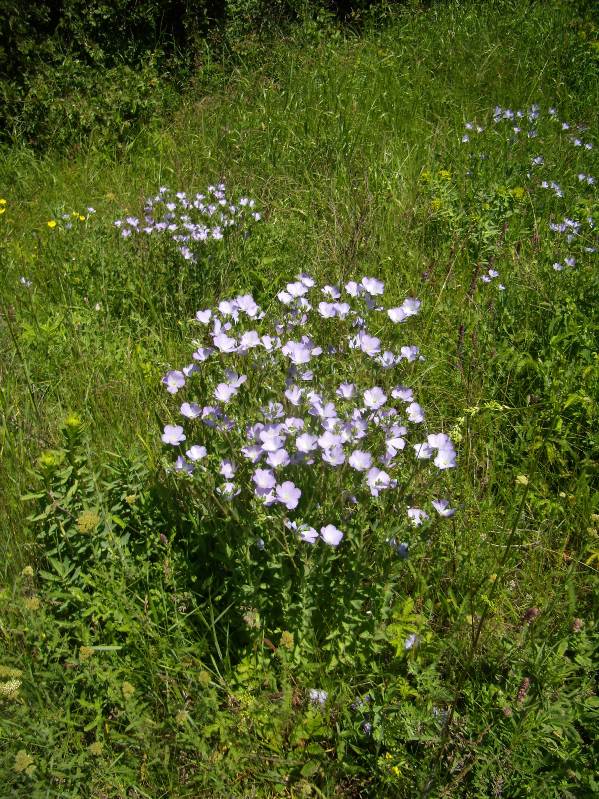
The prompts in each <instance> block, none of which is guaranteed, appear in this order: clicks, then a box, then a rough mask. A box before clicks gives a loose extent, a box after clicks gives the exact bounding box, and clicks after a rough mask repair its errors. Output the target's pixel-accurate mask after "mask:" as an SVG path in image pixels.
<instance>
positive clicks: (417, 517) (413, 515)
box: [408, 508, 430, 527]
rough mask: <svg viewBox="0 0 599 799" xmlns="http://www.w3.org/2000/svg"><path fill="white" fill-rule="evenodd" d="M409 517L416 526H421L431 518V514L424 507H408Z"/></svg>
mask: <svg viewBox="0 0 599 799" xmlns="http://www.w3.org/2000/svg"><path fill="white" fill-rule="evenodd" d="M408 518H409V519H410V521H411V522H412V524H413V525H414V527H419V526H420V525H421V524H424V522H425V521H427V520H428V519H430V516H429V515H428V513H427V512H426V511H425V510H422V508H408Z"/></svg>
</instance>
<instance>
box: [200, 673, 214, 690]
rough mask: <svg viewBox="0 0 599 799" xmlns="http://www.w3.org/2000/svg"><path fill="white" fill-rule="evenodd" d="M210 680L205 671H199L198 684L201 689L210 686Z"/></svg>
mask: <svg viewBox="0 0 599 799" xmlns="http://www.w3.org/2000/svg"><path fill="white" fill-rule="evenodd" d="M211 679H212V678H211V677H210V674H209V672H207V671H201V672H200V673H199V674H198V682H199V683H200V685H201V686H202V688H207V687H208V686H209V685H210V681H211Z"/></svg>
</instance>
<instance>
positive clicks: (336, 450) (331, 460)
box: [322, 444, 345, 466]
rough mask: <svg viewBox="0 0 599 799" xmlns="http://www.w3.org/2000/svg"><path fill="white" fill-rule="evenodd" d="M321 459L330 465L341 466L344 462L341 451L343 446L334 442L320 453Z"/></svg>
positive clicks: (343, 455) (343, 454)
mask: <svg viewBox="0 0 599 799" xmlns="http://www.w3.org/2000/svg"><path fill="white" fill-rule="evenodd" d="M322 459H323V461H324V462H325V463H328V464H329V465H330V466H342V465H343V464H344V463H345V453H344V452H343V447H342V446H341V445H340V444H335V445H334V446H332V447H330V448H329V449H326V450H324V452H323V453H322Z"/></svg>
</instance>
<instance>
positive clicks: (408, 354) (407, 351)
mask: <svg viewBox="0 0 599 799" xmlns="http://www.w3.org/2000/svg"><path fill="white" fill-rule="evenodd" d="M400 352H401V356H402V358H405V359H406V360H407V361H408V362H409V363H412V362H413V361H415V360H416V358H418V357H419V355H420V350H419V349H418V347H415V346H413V345H412V346H410V347H402V348H401V350H400ZM421 360H423V359H421Z"/></svg>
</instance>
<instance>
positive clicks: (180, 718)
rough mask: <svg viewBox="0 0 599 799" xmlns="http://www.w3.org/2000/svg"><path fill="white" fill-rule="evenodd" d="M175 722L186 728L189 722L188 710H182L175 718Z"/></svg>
mask: <svg viewBox="0 0 599 799" xmlns="http://www.w3.org/2000/svg"><path fill="white" fill-rule="evenodd" d="M175 721H176V722H177V724H178V725H179V726H180V727H184V726H185V725H186V724H187V722H188V721H189V713H188V712H187V710H180V711H179V712H178V713H177V715H176V716H175Z"/></svg>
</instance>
